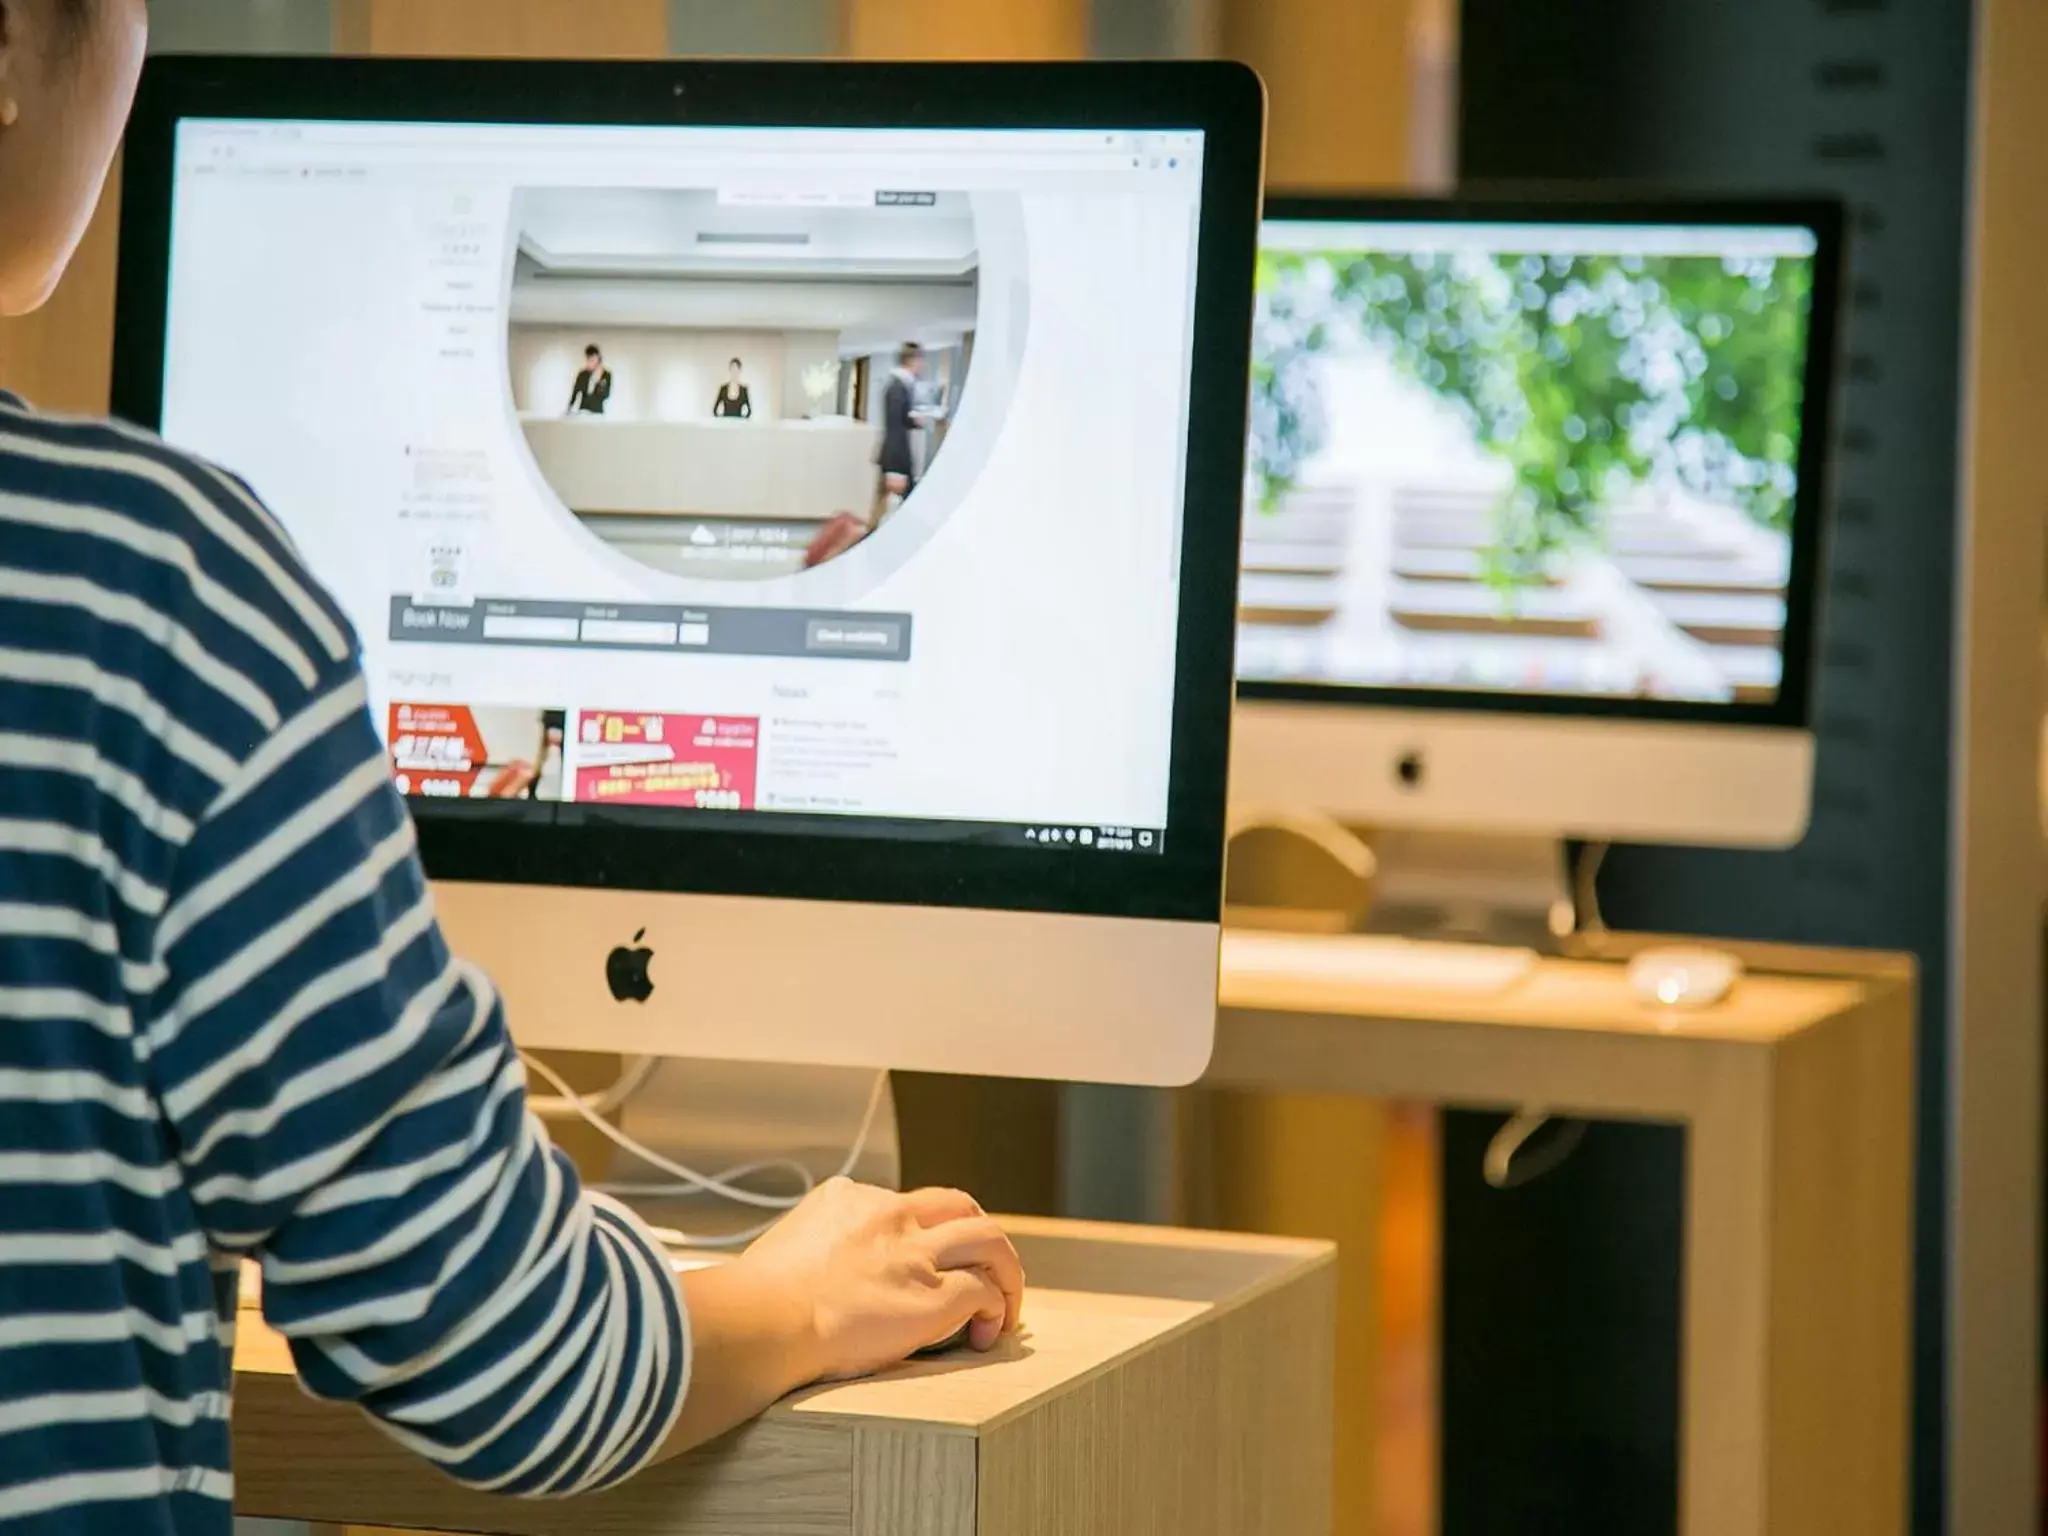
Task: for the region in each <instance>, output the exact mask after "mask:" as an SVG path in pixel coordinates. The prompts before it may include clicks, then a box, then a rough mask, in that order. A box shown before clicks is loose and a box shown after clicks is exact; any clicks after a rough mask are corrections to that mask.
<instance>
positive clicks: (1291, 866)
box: [1226, 198, 1839, 988]
mask: <svg viewBox="0 0 2048 1536" xmlns="http://www.w3.org/2000/svg"><path fill="white" fill-rule="evenodd" d="M1260 245H1261V250H1260V258H1259V270H1258V304H1257V318H1256V321H1255V334H1254V372H1253V389H1252V412H1251V428H1250V454H1249V459H1248V468H1247V476H1246V488H1245V495H1246V503H1247V504H1246V510H1245V531H1244V557H1243V571H1244V574H1243V587H1242V604H1241V627H1240V632H1239V646H1238V677H1239V689H1238V696H1239V709H1238V716H1237V725H1236V739H1235V745H1234V749H1233V762H1232V789H1231V800H1232V805H1231V820H1232V827H1233V831H1234V833H1235V840H1234V842H1233V848H1232V868H1231V883H1232V890H1231V903H1232V907H1231V916H1232V919H1233V921H1234V922H1235V923H1236V925H1237V926H1238V927H1239V929H1240V930H1243V929H1246V928H1267V929H1272V928H1283V929H1284V928H1293V929H1301V928H1308V929H1318V928H1319V929H1321V930H1323V931H1326V932H1327V931H1340V932H1341V931H1353V932H1358V931H1363V932H1365V933H1370V934H1381V935H1398V936H1401V937H1402V938H1404V939H1409V940H1414V939H1426V940H1434V941H1438V943H1437V944H1435V945H1401V944H1390V943H1383V944H1364V945H1354V946H1350V947H1349V949H1348V950H1347V951H1344V952H1342V954H1340V952H1339V951H1336V950H1331V949H1329V948H1328V947H1325V948H1324V949H1323V951H1322V953H1323V954H1324V955H1325V957H1326V958H1325V960H1324V962H1323V963H1324V964H1326V965H1339V966H1351V967H1353V968H1356V969H1357V970H1358V971H1359V973H1360V975H1361V976H1362V977H1366V978H1370V979H1376V980H1390V981H1391V980H1403V979H1407V980H1413V981H1418V982H1422V983H1426V984H1429V985H1436V986H1443V985H1450V986H1458V985H1466V986H1470V987H1476V988H1486V987H1492V986H1498V985H1500V984H1503V983H1504V981H1506V980H1511V979H1512V978H1513V976H1514V975H1517V974H1519V973H1520V970H1521V969H1525V968H1526V965H1527V964H1528V963H1530V962H1531V961H1533V957H1534V953H1535V951H1536V950H1538V949H1553V948H1556V947H1558V946H1559V944H1560V943H1561V941H1562V940H1563V939H1564V938H1565V937H1566V936H1568V935H1569V934H1570V933H1571V931H1572V929H1573V927H1574V924H1575V920H1576V918H1575V902H1574V900H1573V892H1572V889H1571V882H1570V880H1569V878H1568V874H1567V868H1566V858H1565V849H1566V845H1567V840H1568V839H1569V840H1582V841H1585V842H1589V843H1595V844H1598V843H1604V842H1606V841H1609V840H1617V841H1619V840H1633V841H1650V842H1678V843H1695V844H1717V845H1725V846H1746V847H1783V846H1787V845H1790V844H1792V843H1795V842H1797V841H1798V840H1799V838H1800V837H1801V836H1802V835H1803V834H1804V832H1805V828H1806V823H1807V816H1808V806H1809V801H1810V796H1811V788H1812V764H1813V736H1812V731H1811V723H1812V721H1811V714H1812V700H1811V691H1810V671H1811V660H1812V653H1813V647H1814V623H1815V604H1816V584H1817V573H1818V555H1819V542H1820V524H1821V517H1822V507H1823V500H1824V490H1825V487H1824V484H1823V480H1824V473H1823V470H1824V464H1825V450H1826V445H1827V439H1828V431H1827V420H1828V404H1829V401H1828V395H1829V373H1830V368H1829V364H1830V354H1831V350H1832V345H1833V342H1832V336H1833V330H1834V306H1835V287H1836V274H1837V267H1838V263H1839V219H1838V215H1837V213H1836V210H1834V209H1833V208H1832V207H1830V206H1828V205H1824V204H1823V205H1815V204H1808V203H1791V202H1783V201H1779V202H1770V203H1747V204H1736V203H1727V202H1716V203H1698V202H1675V201H1656V202H1637V203H1630V204H1614V203H1606V204H1593V203H1589V202H1587V201H1585V200H1583V199H1577V200H1570V201H1552V202H1543V201H1535V200H1520V201H1513V202H1509V201H1503V200H1493V201H1460V200H1443V199H1401V200H1363V199H1350V200H1316V201H1310V200H1299V199H1286V198H1278V199H1270V200H1269V201H1268V204H1267V212H1266V221H1265V224H1264V227H1263V230H1262V234H1261V240H1260ZM1579 904H1580V905H1582V904H1583V903H1579ZM1446 941H1448V942H1452V943H1455V942H1464V943H1468V944H1480V945H1486V946H1491V948H1490V949H1476V948H1475V949H1466V950H1455V949H1452V948H1448V947H1444V945H1445V943H1446ZM1288 948H1290V947H1289V946H1287V945H1286V941H1285V940H1283V939H1278V938H1274V937H1267V936H1260V935H1257V934H1247V933H1244V932H1242V931H1240V932H1239V933H1238V934H1237V935H1236V936H1235V938H1234V952H1233V955H1232V957H1231V959H1230V960H1228V961H1227V962H1226V963H1234V964H1235V965H1236V966H1237V968H1238V969H1240V970H1243V969H1245V968H1251V969H1257V968H1258V966H1259V965H1260V964H1262V963H1263V962H1262V961H1261V959H1260V956H1261V955H1266V956H1267V958H1268V959H1270V960H1271V961H1272V962H1273V963H1274V964H1276V965H1280V966H1282V967H1283V968H1287V969H1298V968H1299V966H1300V964H1301V963H1303V954H1301V953H1284V952H1283V951H1284V950H1286V949H1288ZM1292 948H1299V946H1292ZM1269 952H1270V953H1269ZM1518 956H1519V958H1518ZM1410 973H1413V974H1412V975H1411V974H1410Z"/></svg>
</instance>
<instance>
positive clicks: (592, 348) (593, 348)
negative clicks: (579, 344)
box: [583, 341, 604, 357]
mask: <svg viewBox="0 0 2048 1536" xmlns="http://www.w3.org/2000/svg"><path fill="white" fill-rule="evenodd" d="M583 355H584V356H585V357H603V356H604V354H603V353H602V352H600V351H598V350H597V343H596V342H594V341H593V342H592V343H591V344H590V345H589V346H587V347H585V348H584V349H583Z"/></svg>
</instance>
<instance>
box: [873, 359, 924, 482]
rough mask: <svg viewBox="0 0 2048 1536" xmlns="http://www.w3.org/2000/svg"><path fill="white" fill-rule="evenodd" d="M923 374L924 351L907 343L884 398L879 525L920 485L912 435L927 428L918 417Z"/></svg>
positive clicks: (890, 378)
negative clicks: (918, 394) (920, 381)
mask: <svg viewBox="0 0 2048 1536" xmlns="http://www.w3.org/2000/svg"><path fill="white" fill-rule="evenodd" d="M923 373H924V348H922V347H920V346H919V345H918V344H917V343H916V342H914V341H906V342H905V343H904V344H903V347H902V350H901V351H899V352H898V353H897V354H896V367H895V369H894V370H893V371H892V372H891V373H890V375H889V388H888V390H887V391H886V392H885V393H884V394H883V396H882V452H881V455H880V460H879V462H880V464H881V469H882V486H881V492H882V494H881V511H880V514H879V515H878V516H877V518H876V521H877V522H880V521H881V519H882V518H884V517H887V516H888V515H889V514H890V513H891V512H893V511H895V510H896V505H897V503H898V502H900V501H902V500H903V498H904V497H906V496H908V495H909V494H910V491H911V487H912V486H914V485H915V484H916V483H917V459H916V457H915V455H914V453H913V451H912V446H911V433H912V432H914V431H915V430H916V429H917V428H919V427H921V426H923V425H924V419H923V418H922V417H921V416H919V415H918V414H917V411H916V404H917V381H918V379H919V377H921V376H922V375H923Z"/></svg>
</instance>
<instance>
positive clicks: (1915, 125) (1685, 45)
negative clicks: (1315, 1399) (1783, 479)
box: [1447, 0, 1970, 1536]
mask: <svg viewBox="0 0 2048 1536" xmlns="http://www.w3.org/2000/svg"><path fill="white" fill-rule="evenodd" d="M1969 14H1970V8H1969V6H1968V5H1967V4H1965V3H1963V0H1711V3H1709V0H1550V3H1547V4H1544V5H1530V4H1527V3H1526V0H1464V4H1463V7H1462V22H1463V37H1462V48H1463V73H1462V84H1461V101H1462V118H1461V122H1460V132H1459V142H1460V147H1461V154H1460V162H1461V163H1460V171H1461V175H1462V176H1463V177H1464V178H1465V179H1466V180H1467V181H1492V180H1502V179H1533V180H1545V181H1554V180H1577V179H1583V178H1588V177H1600V178H1612V179H1620V180H1624V181H1635V182H1640V183H1645V184H1651V185H1656V186H1662V187H1674V188H1684V189H1693V190H1725V191H1733V190H1780V191H1802V192H1803V191H1811V190H1825V191H1833V192H1835V193H1838V194H1840V195H1842V196H1844V197H1845V198H1847V199H1848V200H1849V201H1850V203H1851V205H1852V207H1853V209H1854V213H1855V217H1854V219H1853V235H1852V255H1851V282H1850V285H1849V294H1850V313H1849V317H1848V319H1849V323H1848V326H1847V328H1846V336H1845V344H1844V349H1843V353H1844V355H1843V366H1842V370H1841V372H1842V390H1841V393H1842V404H1843V409H1842V419H1841V427H1840V431H1839V442H1838V450H1839V451H1838V455H1837V464H1838V473H1837V494H1836V498H1835V506H1836V510H1837V516H1836V517H1835V520H1834V523H1833V536H1832V543H1831V552H1830V556H1829V559H1828V562H1827V588H1826V591H1825V594H1824V599H1823V603H1824V611H1823V620H1822V636H1821V663H1820V679H1819V689H1818V722H1817V725H1818V736H1819V742H1820V758H1819V765H1818V768H1817V781H1816V786H1815V804H1814V821H1813V830H1812V833H1811V835H1810V836H1809V837H1808V838H1807V840H1806V842H1805V844H1804V845H1803V846H1802V847H1800V848H1799V849H1797V850H1795V851H1793V852H1790V853H1770V854H1766V853H1713V852H1700V851H1681V850H1676V849H1657V848H1629V849H1621V850H1617V851H1616V853H1615V854H1614V856H1613V857H1612V858H1611V859H1610V860H1609V862H1608V866H1607V872H1606V875H1605V878H1604V880H1603V885H1602V891H1603V896H1604V898H1605V902H1606V906H1607V917H1608V920H1609V921H1610V922H1611V923H1614V924H1615V925H1617V926H1627V927H1637V928H1655V929H1675V930H1683V931H1693V932H1700V933H1708V934H1715V933H1719V934H1729V935H1742V936H1754V937H1759V938H1771V939H1782V940H1791V941H1807V942H1815V943H1836V944H1854V945H1872V946H1880V947H1884V948H1891V949H1903V950H1910V951H1912V952H1914V953H1915V954H1917V955H1918V956H1919V957H1920V959H1921V962H1922V964H1923V966H1924V967H1925V970H1924V973H1923V985H1924V987H1925V998H1926V1005H1925V1008H1924V1011H1923V1039H1922V1050H1921V1095H1922V1099H1921V1107H1922V1114H1921V1126H1920V1135H1919V1147H1918V1172H1919V1179H1920V1198H1919V1204H1918V1216H1917V1220H1918V1224H1919V1225H1918V1230H1917V1233H1916V1247H1917V1257H1918V1265H1917V1273H1918V1277H1917V1281H1916V1297H1915V1305H1916V1324H1917V1344H1916V1350H1915V1358H1916V1366H1917V1373H1916V1374H1917V1383H1916V1393H1915V1469H1914V1503H1915V1529H1916V1531H1919V1532H1921V1533H1932V1532H1936V1531H1939V1530H1940V1529H1941V1523H1940V1522H1941V1511H1942V1458H1941V1432H1942V1408H1943V1401H1942V1392H1943V1379H1942V1365H1941V1341H1942V1332H1943V1329H1942V1317H1943V1268H1944V1236H1945V1227H1944V1224H1945V1219H1946V1218H1945V1210H1946V1204H1947V1202H1946V1199H1945V1190H1946V1188H1947V1169H1946V1162H1945V1157H1944V1148H1945V1143H1946V1138H1947V1126H1946V1123H1945V1113H1944V1106H1945V1103H1946V1099H1947V1094H1948V1073H1947V1028H1946V1018H1945V1012H1944V1007H1943V1003H1944V993H1945V988H1946V969H1947V967H1946V954H1945V944H1946V937H1947V935H1946V922H1947V900H1948V896H1947V883H1948V881H1947V876H1948V815H1949V811H1948V804H1949V785H1948V733H1949V707H1950V687H1949V670H1950V645H1951V633H1952V620H1953V601H1952V593H1953V583H1954V544H1955V505H1956V480H1955V475H1956V423H1957V418H1958V394H1957V391H1958V358H1959V353H1960V347H1961V328H1960V315H1961V303H1962V251H1963V238H1964V222H1963V221H1964V201H1963V191H1964V186H1965V181H1966V164H1965V156H1966V150H1967V128H1968V107H1969V47H1970V39H1969ZM1644 1198H1645V1199H1647V1198H1648V1197H1647V1196H1645V1197H1644ZM1482 1214H1483V1213H1482V1212H1481V1211H1479V1210H1478V1209H1476V1208H1472V1207H1469V1206H1460V1205H1458V1204H1456V1203H1455V1202H1454V1204H1453V1206H1452V1209H1451V1210H1450V1211H1449V1213H1448V1215H1447V1220H1448V1221H1449V1222H1450V1223H1451V1224H1452V1226H1453V1227H1454V1228H1456V1227H1457V1226H1458V1224H1459V1223H1461V1222H1465V1221H1478V1220H1480V1219H1481V1218H1482ZM1578 1220H1579V1221H1580V1222H1582V1223H1591V1222H1594V1221H1596V1220H1597V1221H1598V1222H1599V1223H1600V1224H1602V1226H1603V1228H1604V1227H1606V1226H1608V1225H1611V1224H1613V1223H1616V1222H1621V1223H1630V1222H1635V1223H1641V1224H1643V1225H1644V1226H1645V1228H1646V1229H1648V1228H1654V1227H1657V1226H1660V1225H1662V1224H1663V1223H1664V1222H1665V1220H1666V1217H1665V1213H1663V1212H1662V1211H1658V1210H1652V1209H1650V1208H1649V1207H1648V1206H1647V1205H1645V1204H1641V1203H1638V1204H1635V1205H1632V1206H1630V1207H1628V1208H1610V1209H1606V1210H1602V1211H1599V1212H1598V1213H1597V1214H1596V1213H1592V1212H1587V1213H1584V1215H1583V1216H1582V1217H1580V1218H1578ZM1583 1235H1584V1234H1583V1232H1582V1231H1580V1230H1579V1229H1578V1228H1576V1227H1574V1225H1573V1223H1572V1222H1569V1221H1567V1222H1565V1223H1563V1225H1562V1226H1561V1228H1560V1229H1559V1230H1558V1232H1557V1233H1556V1242H1557V1244H1558V1245H1559V1246H1560V1251H1561V1249H1562V1246H1563V1245H1566V1244H1569V1243H1570V1242H1572V1241H1573V1240H1575V1238H1577V1237H1582V1236H1583ZM1483 1259H1484V1255H1483V1254H1478V1253H1475V1254H1474V1255H1473V1264H1474V1265H1475V1266H1477V1267H1476V1268H1474V1269H1471V1270H1468V1271H1467V1272H1465V1273H1462V1274H1454V1275H1449V1276H1447V1285H1448V1286H1449V1287H1450V1292H1451V1294H1450V1296H1449V1298H1448V1303H1447V1304H1448V1305H1450V1306H1452V1307H1453V1308H1458V1307H1460V1306H1464V1305H1467V1304H1469V1305H1471V1306H1473V1307H1483V1306H1484V1304H1485V1300H1486V1297H1487V1295H1488V1294H1489V1289H1488V1288H1489V1285H1490V1284H1491V1283H1492V1282H1489V1281H1487V1280H1486V1279H1485V1278H1484V1276H1483V1274H1481V1273H1480V1272H1479V1271H1480V1270H1481V1269H1483V1267H1484V1264H1483ZM1453 1428H1455V1426H1453ZM1450 1536H1457V1533H1455V1532H1453V1533H1450Z"/></svg>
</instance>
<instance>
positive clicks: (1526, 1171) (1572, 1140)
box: [1482, 1106, 1586, 1189]
mask: <svg viewBox="0 0 2048 1536" xmlns="http://www.w3.org/2000/svg"><path fill="white" fill-rule="evenodd" d="M1549 1123H1550V1111H1549V1110H1547V1109H1538V1108H1535V1107H1533V1106H1532V1107H1531V1108H1528V1109H1522V1110H1517V1111H1516V1112H1515V1113H1514V1114H1513V1115H1511V1116H1510V1117H1509V1118H1508V1122H1507V1124H1505V1125H1503V1126H1502V1127H1501V1128H1500V1129H1499V1130H1498V1131H1496V1132H1494V1136H1493V1140H1492V1141H1490V1142H1488V1143H1487V1144H1486V1157H1485V1160H1484V1162H1483V1164H1482V1172H1483V1174H1484V1177H1485V1179H1486V1182H1487V1183H1488V1184H1489V1185H1490V1186H1492V1187H1493V1188H1494V1189H1514V1188H1516V1187H1518V1186H1519V1185H1523V1184H1527V1183H1529V1182H1530V1181H1531V1180H1533V1179H1540V1178H1542V1177H1543V1176H1544V1175H1545V1174H1546V1173H1549V1172H1550V1171H1551V1170H1552V1169H1554V1168H1556V1167H1557V1166H1558V1165H1559V1164H1560V1163H1562V1162H1563V1161H1564V1160H1565V1159H1566V1158H1567V1157H1570V1156H1571V1155H1572V1153H1573V1152H1574V1151H1576V1150H1577V1148H1578V1145H1579V1143H1580V1142H1582V1141H1584V1140H1585V1139H1586V1122H1585V1121H1583V1120H1567V1121H1565V1122H1564V1123H1563V1124H1562V1125H1560V1126H1559V1128H1558V1132H1557V1135H1556V1136H1555V1137H1554V1138H1553V1139H1552V1141H1551V1144H1550V1146H1549V1147H1548V1148H1547V1149H1546V1150H1544V1151H1543V1152H1542V1153H1541V1154H1540V1155H1538V1154H1534V1153H1532V1154H1531V1155H1530V1156H1529V1157H1527V1158H1525V1159H1524V1160H1523V1165H1522V1167H1521V1168H1519V1169H1517V1168H1516V1167H1515V1156H1516V1154H1517V1153H1519V1152H1520V1151H1521V1150H1522V1148H1523V1147H1525V1146H1527V1145H1528V1143H1529V1138H1530V1137H1532V1136H1534V1135H1535V1134H1536V1133H1537V1132H1538V1131H1540V1130H1542V1129H1543V1127H1544V1126H1546V1125H1548V1124H1549Z"/></svg>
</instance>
